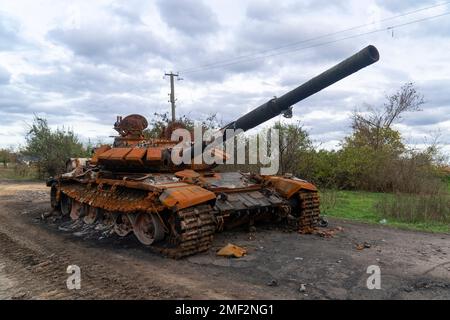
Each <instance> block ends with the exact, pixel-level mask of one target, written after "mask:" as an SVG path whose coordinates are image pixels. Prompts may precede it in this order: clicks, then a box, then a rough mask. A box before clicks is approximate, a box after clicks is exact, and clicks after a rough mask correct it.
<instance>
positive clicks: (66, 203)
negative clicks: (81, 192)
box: [61, 193, 72, 216]
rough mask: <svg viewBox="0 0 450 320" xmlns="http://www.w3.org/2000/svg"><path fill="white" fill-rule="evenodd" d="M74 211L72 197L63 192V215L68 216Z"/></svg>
mask: <svg viewBox="0 0 450 320" xmlns="http://www.w3.org/2000/svg"><path fill="white" fill-rule="evenodd" d="M71 211H72V199H71V198H69V197H68V196H67V195H66V194H64V193H61V213H62V214H63V216H68V215H69V214H70V212H71Z"/></svg>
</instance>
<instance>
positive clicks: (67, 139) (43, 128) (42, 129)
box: [22, 117, 89, 178]
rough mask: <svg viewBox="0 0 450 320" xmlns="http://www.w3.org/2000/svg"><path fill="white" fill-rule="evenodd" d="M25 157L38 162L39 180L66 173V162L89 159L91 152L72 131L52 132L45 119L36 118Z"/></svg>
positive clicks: (30, 132) (27, 139) (29, 135)
mask: <svg viewBox="0 0 450 320" xmlns="http://www.w3.org/2000/svg"><path fill="white" fill-rule="evenodd" d="M26 141H27V145H26V147H25V150H23V151H22V153H23V154H24V155H27V156H31V157H33V158H35V159H36V160H37V162H36V163H37V169H38V175H39V178H45V177H48V176H54V175H56V174H58V173H61V172H64V170H65V162H66V160H67V159H68V158H71V157H88V156H89V151H88V150H87V149H86V148H84V147H83V144H82V143H81V142H79V141H78V137H77V136H76V135H75V133H74V132H73V131H71V130H65V129H64V128H62V129H59V128H58V129H56V130H51V129H50V128H49V126H48V123H47V121H46V120H45V119H42V118H38V117H35V119H34V122H33V124H32V126H31V128H30V131H29V132H28V134H27V136H26Z"/></svg>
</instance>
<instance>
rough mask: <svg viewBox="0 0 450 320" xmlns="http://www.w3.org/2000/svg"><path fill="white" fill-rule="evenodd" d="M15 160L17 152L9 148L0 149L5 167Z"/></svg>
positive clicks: (1, 159) (0, 155)
mask: <svg viewBox="0 0 450 320" xmlns="http://www.w3.org/2000/svg"><path fill="white" fill-rule="evenodd" d="M14 161H15V153H14V152H13V151H12V150H9V149H0V162H1V163H3V167H5V168H6V167H7V166H8V163H9V162H14Z"/></svg>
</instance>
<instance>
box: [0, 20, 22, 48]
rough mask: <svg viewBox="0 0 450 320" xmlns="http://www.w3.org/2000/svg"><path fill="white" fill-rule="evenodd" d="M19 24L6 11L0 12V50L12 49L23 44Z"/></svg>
mask: <svg viewBox="0 0 450 320" xmlns="http://www.w3.org/2000/svg"><path fill="white" fill-rule="evenodd" d="M20 31H21V29H20V24H19V23H18V22H17V21H16V20H14V19H12V18H11V17H10V16H8V15H6V13H3V12H0V51H12V50H15V49H17V48H18V47H19V46H20V45H22V44H23V39H22V38H21V36H20Z"/></svg>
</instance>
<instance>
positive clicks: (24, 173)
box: [0, 165, 37, 181]
mask: <svg viewBox="0 0 450 320" xmlns="http://www.w3.org/2000/svg"><path fill="white" fill-rule="evenodd" d="M0 180H19V181H27V180H37V172H36V169H34V168H31V167H26V166H23V167H15V166H13V165H10V166H8V167H7V168H5V167H3V165H2V166H0Z"/></svg>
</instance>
